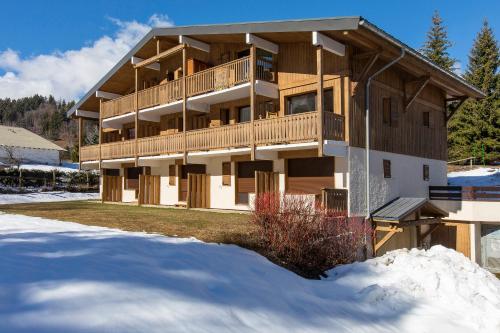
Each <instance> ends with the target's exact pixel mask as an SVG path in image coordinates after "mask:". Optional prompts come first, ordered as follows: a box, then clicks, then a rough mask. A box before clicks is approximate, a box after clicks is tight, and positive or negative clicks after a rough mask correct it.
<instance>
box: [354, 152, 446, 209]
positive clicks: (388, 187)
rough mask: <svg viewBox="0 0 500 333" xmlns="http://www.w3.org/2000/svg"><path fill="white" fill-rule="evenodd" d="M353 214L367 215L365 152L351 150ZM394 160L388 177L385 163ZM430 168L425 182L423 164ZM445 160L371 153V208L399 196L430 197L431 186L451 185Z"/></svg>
mask: <svg viewBox="0 0 500 333" xmlns="http://www.w3.org/2000/svg"><path fill="white" fill-rule="evenodd" d="M348 158H349V177H348V179H349V214H350V215H351V216H363V215H365V214H366V194H365V193H366V192H365V188H366V183H365V181H366V177H365V176H366V164H365V149H363V148H357V147H349V152H348ZM384 159H387V160H390V161H391V176H392V177H391V178H384V172H383V160H384ZM424 164H427V165H429V181H424V180H423V165H424ZM446 173H447V166H446V162H445V161H440V160H433V159H428V158H421V157H415V156H409V155H401V154H393V153H387V152H381V151H377V150H371V151H370V188H371V191H370V205H371V210H372V211H373V210H375V209H377V208H379V207H381V206H382V205H384V204H385V203H387V202H389V201H390V200H393V199H395V198H397V197H405V196H408V197H428V191H429V185H446V184H447V176H446Z"/></svg>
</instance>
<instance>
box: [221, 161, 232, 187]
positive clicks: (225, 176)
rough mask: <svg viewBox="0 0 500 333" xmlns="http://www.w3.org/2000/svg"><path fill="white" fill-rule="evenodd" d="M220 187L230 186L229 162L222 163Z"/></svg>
mask: <svg viewBox="0 0 500 333" xmlns="http://www.w3.org/2000/svg"><path fill="white" fill-rule="evenodd" d="M222 185H224V186H230V185H231V162H222Z"/></svg>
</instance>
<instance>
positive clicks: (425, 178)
mask: <svg viewBox="0 0 500 333" xmlns="http://www.w3.org/2000/svg"><path fill="white" fill-rule="evenodd" d="M423 171H424V175H423V176H424V180H425V181H428V180H429V166H428V165H427V164H424V170H423Z"/></svg>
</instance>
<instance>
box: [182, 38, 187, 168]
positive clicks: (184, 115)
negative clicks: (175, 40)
mask: <svg viewBox="0 0 500 333" xmlns="http://www.w3.org/2000/svg"><path fill="white" fill-rule="evenodd" d="M186 51H187V49H186V48H185V47H183V48H182V146H183V157H182V161H183V163H184V164H187V134H186V130H187V128H186V127H187V92H186V72H187V54H186V53H187V52H186Z"/></svg>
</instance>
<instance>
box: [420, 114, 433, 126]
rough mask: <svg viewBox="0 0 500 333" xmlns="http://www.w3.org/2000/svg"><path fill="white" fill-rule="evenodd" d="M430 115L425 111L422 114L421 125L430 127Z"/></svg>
mask: <svg viewBox="0 0 500 333" xmlns="http://www.w3.org/2000/svg"><path fill="white" fill-rule="evenodd" d="M430 124H431V122H430V114H429V112H427V111H425V112H422V125H423V126H424V127H430Z"/></svg>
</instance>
